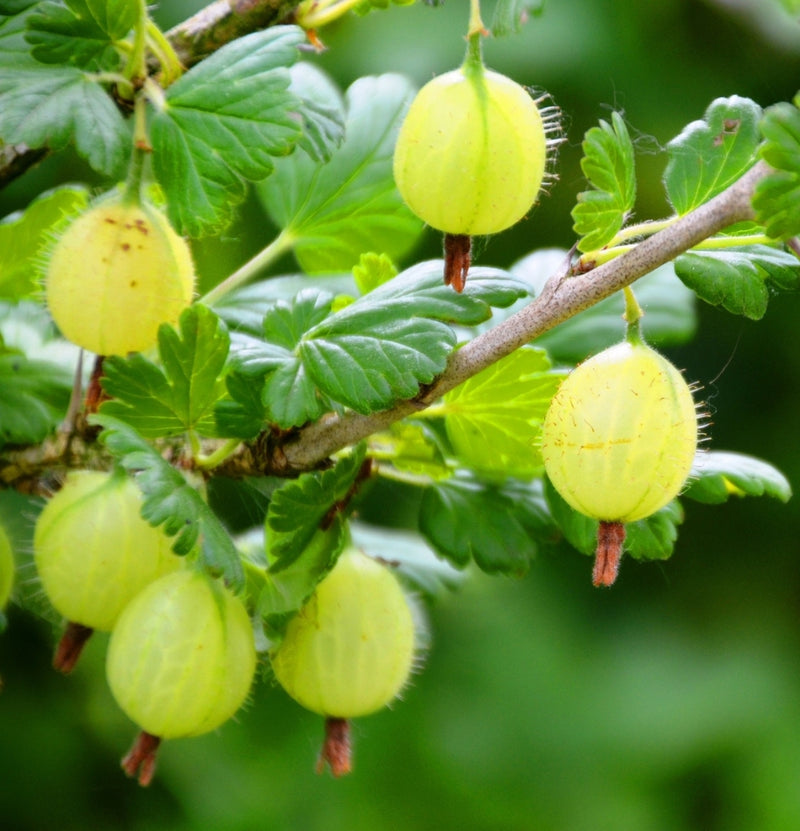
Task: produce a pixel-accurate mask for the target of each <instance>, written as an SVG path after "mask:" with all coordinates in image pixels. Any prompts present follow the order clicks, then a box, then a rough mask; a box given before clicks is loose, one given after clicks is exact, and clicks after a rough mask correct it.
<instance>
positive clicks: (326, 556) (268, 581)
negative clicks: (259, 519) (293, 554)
mask: <svg viewBox="0 0 800 831" xmlns="http://www.w3.org/2000/svg"><path fill="white" fill-rule="evenodd" d="M267 539H268V537H267ZM346 539H347V536H346V534H345V524H344V522H342V520H341V517H336V518H335V520H334V522H333V524H332V525H331V527H330V528H328V529H326V530H324V531H323V530H321V529H320V530H317V531H316V532H315V533H314V534H313V536H312V537H311V539H310V540H309V542H308V544H307V545H306V546H305V548H304V549H303V550H302V552H301V553H300V555H299V556H298V557H297V558H296V559H295V560H293V561H292V562H291V563H290V564H289V565H287V566H285V567H284V568H281V569H280V570H277V571H276V570H274V569H272V568H269V569H267V570H266V572H265V574H264V586H263V588H262V590H261V592H260V594H259V597H258V602H257V604H256V611H257V612H258V614H259V615H260V616H261V617H262V618H266V619H267V623H268V624H271V629H272V631H271V632H270V634H271V635H274V634H275V633H276V632H279V631H280V629H281V623H282V622H283V620H285V618H286V617H287V616H290V615H292V614H293V613H295V612H297V611H299V610H300V609H301V608H302V607H303V606H304V605H305V603H306V601H307V600H308V599H309V597H311V595H312V594H313V592H314V589H315V588H316V587H317V584H318V583H319V582H320V580H322V578H323V577H325V575H326V574H327V573H328V572H329V571H330V570H331V569H332V568H333V567H334V565H336V561H337V559H338V558H339V553H340V552H341V550H342V549H343V548H344V545H345V541H346ZM267 547H268V548H269V543H267Z"/></svg>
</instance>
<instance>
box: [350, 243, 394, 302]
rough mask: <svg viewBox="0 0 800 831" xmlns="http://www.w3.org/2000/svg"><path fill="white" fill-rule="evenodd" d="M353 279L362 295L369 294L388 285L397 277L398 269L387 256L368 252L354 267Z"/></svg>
mask: <svg viewBox="0 0 800 831" xmlns="http://www.w3.org/2000/svg"><path fill="white" fill-rule="evenodd" d="M353 277H354V279H355V281H356V286H357V287H358V290H359V292H360V293H361V294H369V292H371V291H372V290H373V289H376V288H378V286H382V285H383V284H384V283H388V282H389V280H393V279H394V278H395V277H397V269H396V268H395V267H394V263H393V262H392V261H391V259H390V258H389V257H387V256H386V254H376V253H375V252H374V251H368V252H367V253H366V254H362V255H361V257H360V258H359V260H358V263H357V264H356V265H354V266H353Z"/></svg>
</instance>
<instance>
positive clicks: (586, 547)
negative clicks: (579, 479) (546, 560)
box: [544, 477, 683, 560]
mask: <svg viewBox="0 0 800 831" xmlns="http://www.w3.org/2000/svg"><path fill="white" fill-rule="evenodd" d="M544 492H545V497H546V499H547V505H548V507H549V509H550V512H551V515H552V517H553V519H554V521H555V522H556V524H557V525H558V527H559V528H560V530H561V532H562V533H563V535H564V538H565V539H566V541H567V542H568V543H569V544H570V545H571V546H572V547H573V548H574V549H576V550H577V551H580V552H581V553H582V554H586V555H587V556H594V553H595V549H596V548H597V528H598V524H599V523H598V521H597V520H596V519H591V518H590V517H587V516H584V515H583V514H581V513H578V512H577V511H575V510H573V509H572V508H571V507H570V506H569V505H568V504H567V503H566V502H565V501H564V499H562V497H561V495H560V494H559V493H558V491H557V490H556V489H555V488H554V487H553V485H552V484H551V483H550V480H549V479H547V477H545V483H544ZM682 522H683V509H682V508H681V506H680V503H679V502H678V500H676V499H673V500H672V502H670V503H669V504H668V505H666V506H664V507H663V508H662V509H661V510H660V511H656V512H655V513H654V514H651V515H650V516H649V517H646V518H645V519H640V520H637V521H636V522H628V523H626V525H625V553H626V554H629V555H630V556H631V557H633V558H634V559H636V560H668V559H669V558H670V557H671V556H672V553H673V551H674V548H675V542H676V540H677V538H678V526H679V525H680V524H681V523H682Z"/></svg>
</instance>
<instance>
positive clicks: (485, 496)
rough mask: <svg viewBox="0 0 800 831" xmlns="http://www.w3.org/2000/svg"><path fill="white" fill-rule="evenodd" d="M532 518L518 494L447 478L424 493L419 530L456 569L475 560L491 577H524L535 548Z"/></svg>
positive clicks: (472, 482) (522, 498)
mask: <svg viewBox="0 0 800 831" xmlns="http://www.w3.org/2000/svg"><path fill="white" fill-rule="evenodd" d="M527 498H528V499H531V498H533V497H531V496H530V495H527ZM530 515H531V512H530V511H526V510H525V505H524V497H523V496H522V495H521V494H520V493H515V494H514V495H513V497H512V495H511V494H510V493H506V492H504V491H503V490H502V489H500V488H498V487H492V486H490V485H485V484H480V483H478V482H474V481H470V480H455V479H450V480H448V481H446V482H438V483H437V484H435V485H433V486H431V487H429V488H427V489H426V491H425V494H424V495H423V497H422V504H421V505H420V513H419V528H420V531H421V532H422V534H423V536H425V537H426V538H427V540H428V541H429V542H430V544H431V545H432V546H433V548H434V549H435V550H436V551H437V552H438V553H439V554H440V555H441V556H442V557H445V558H446V559H447V560H449V561H450V562H451V563H452V564H453V565H455V566H456V567H458V568H463V567H464V566H466V565H467V564H468V563H469V562H470V560H474V561H475V563H476V565H477V566H478V567H479V568H480V569H481V570H482V571H486V572H488V573H490V574H495V573H500V574H513V575H522V574H524V573H525V572H526V571H527V570H528V567H529V565H530V561H531V560H532V559H533V557H534V556H535V554H536V550H537V547H536V541H535V538H534V535H533V534H532V533H531V530H530V527H529V526H528V522H529V520H530Z"/></svg>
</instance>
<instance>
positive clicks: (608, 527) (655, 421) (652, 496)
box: [542, 339, 698, 585]
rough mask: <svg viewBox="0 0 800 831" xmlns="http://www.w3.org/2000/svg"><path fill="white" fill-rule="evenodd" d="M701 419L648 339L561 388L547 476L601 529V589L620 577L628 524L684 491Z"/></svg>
mask: <svg viewBox="0 0 800 831" xmlns="http://www.w3.org/2000/svg"><path fill="white" fill-rule="evenodd" d="M697 433H698V423H697V412H696V409H695V403H694V400H693V398H692V392H691V389H690V388H689V385H688V384H687V383H686V381H685V379H684V377H683V375H681V373H680V372H679V371H678V370H677V369H676V368H675V367H674V366H673V365H672V364H671V363H670V362H669V361H668V360H667V359H666V358H664V357H663V356H662V355H660V354H659V353H658V352H656V351H655V350H654V349H652V348H651V347H649V346H648V345H647V344H645V343H644V342H643V341H641V340H636V339H631V340H625V341H623V342H622V343H618V344H616V345H615V346H612V347H610V348H608V349H606V350H604V351H603V352H600V353H599V354H597V355H595V356H594V357H592V358H589V360H587V361H585V362H584V363H582V364H580V365H579V366H578V367H576V368H575V370H574V371H573V372H571V373H570V374H569V375H568V376H567V378H566V379H565V380H564V382H563V383H562V384H561V386H560V388H559V390H558V392H557V393H556V394H555V396H554V397H553V400H552V402H551V404H550V407H549V409H548V411H547V415H546V416H545V420H544V424H543V425H542V456H543V457H544V465H545V470H546V472H547V475H548V477H549V479H550V481H551V483H552V484H553V486H554V487H555V489H556V490H557V491H558V492H559V494H561V496H562V497H563V498H564V500H565V501H566V502H567V503H568V504H569V505H571V506H572V507H573V508H574V509H575V510H576V511H578V512H580V513H582V514H584V515H585V516H588V517H591V518H593V519H597V520H600V521H601V525H600V531H599V536H598V541H599V546H598V554H600V555H601V556H600V557H598V558H597V561H596V564H595V583H596V584H603V585H607V584H608V583H609V582H613V579H614V577H615V575H616V563H613V562H606V559H607V557H608V556H611V557H612V558H613V550H614V548H615V547H617V546H621V543H622V541H623V540H624V533H623V534H622V537H621V538H620V530H619V528H620V526H623V525H624V523H628V522H634V521H636V520H639V519H643V518H645V517H648V516H650V515H651V514H653V513H655V512H656V511H658V510H659V509H661V508H663V507H664V506H665V505H666V504H667V503H668V502H670V501H671V500H672V499H674V498H675V497H676V496H677V495H678V494H679V493H680V491H681V489H682V488H683V486H684V484H685V482H686V479H687V477H688V476H689V472H690V470H691V467H692V462H693V460H694V456H695V452H696V449H697Z"/></svg>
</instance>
